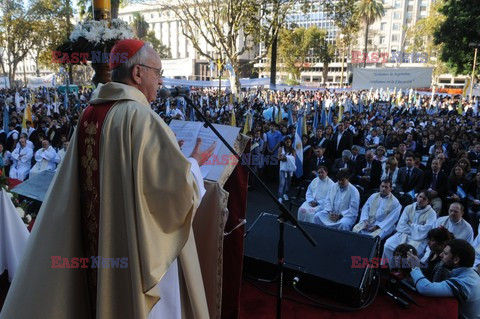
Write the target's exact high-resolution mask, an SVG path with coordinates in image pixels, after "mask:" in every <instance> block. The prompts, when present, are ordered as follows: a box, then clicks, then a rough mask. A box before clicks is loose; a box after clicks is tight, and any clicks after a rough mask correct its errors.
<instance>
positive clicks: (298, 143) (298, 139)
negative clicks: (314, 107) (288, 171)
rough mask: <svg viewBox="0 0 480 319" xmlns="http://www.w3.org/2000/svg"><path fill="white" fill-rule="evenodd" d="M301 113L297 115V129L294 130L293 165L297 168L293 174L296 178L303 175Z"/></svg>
mask: <svg viewBox="0 0 480 319" xmlns="http://www.w3.org/2000/svg"><path fill="white" fill-rule="evenodd" d="M303 116H304V115H303V113H301V114H300V115H299V116H298V119H297V129H296V130H295V142H294V144H295V153H296V156H295V165H296V166H297V170H296V171H295V176H297V177H298V178H300V177H302V176H303V145H302V132H303V127H302V126H303Z"/></svg>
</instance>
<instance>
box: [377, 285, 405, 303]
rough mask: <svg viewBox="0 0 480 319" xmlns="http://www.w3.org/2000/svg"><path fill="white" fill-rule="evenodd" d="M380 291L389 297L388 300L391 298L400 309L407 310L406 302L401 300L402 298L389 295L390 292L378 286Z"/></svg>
mask: <svg viewBox="0 0 480 319" xmlns="http://www.w3.org/2000/svg"><path fill="white" fill-rule="evenodd" d="M380 289H381V290H382V291H383V292H384V293H385V294H386V295H387V296H389V297H390V298H392V299H393V300H395V302H396V303H398V304H399V305H400V306H401V307H402V308H408V302H406V301H405V300H403V299H402V298H400V297H397V296H395V295H394V294H393V293H391V292H390V291H388V290H387V289H386V288H385V287H383V286H380Z"/></svg>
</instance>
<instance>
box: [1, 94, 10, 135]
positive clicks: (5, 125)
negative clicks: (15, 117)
mask: <svg viewBox="0 0 480 319" xmlns="http://www.w3.org/2000/svg"><path fill="white" fill-rule="evenodd" d="M9 123H10V114H9V113H8V104H7V102H5V106H4V107H3V130H4V131H5V133H8V124H9Z"/></svg>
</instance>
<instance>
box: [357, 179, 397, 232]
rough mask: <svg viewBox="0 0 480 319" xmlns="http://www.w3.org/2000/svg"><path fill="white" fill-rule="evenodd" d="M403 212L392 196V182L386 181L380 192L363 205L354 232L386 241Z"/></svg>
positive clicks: (381, 185)
mask: <svg viewBox="0 0 480 319" xmlns="http://www.w3.org/2000/svg"><path fill="white" fill-rule="evenodd" d="M401 210H402V205H400V202H399V201H398V199H397V198H396V197H395V196H393V194H392V181H391V180H389V179H387V180H384V181H382V183H381V184H380V192H378V193H375V194H372V195H371V196H370V197H369V198H368V200H367V202H366V203H365V205H363V208H362V214H361V215H360V222H359V223H358V224H357V225H355V226H354V227H353V230H352V231H353V232H356V233H360V234H365V235H370V236H372V237H375V236H380V238H382V239H384V238H386V237H387V236H389V235H390V234H391V233H393V231H394V230H395V223H396V222H397V221H398V217H399V216H400V211H401Z"/></svg>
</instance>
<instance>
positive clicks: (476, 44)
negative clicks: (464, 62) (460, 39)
mask: <svg viewBox="0 0 480 319" xmlns="http://www.w3.org/2000/svg"><path fill="white" fill-rule="evenodd" d="M468 46H469V47H471V48H475V53H474V55H473V69H472V81H471V82H470V101H473V97H472V93H473V83H474V80H475V67H476V64H477V50H478V48H480V42H470V44H469V45H468Z"/></svg>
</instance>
